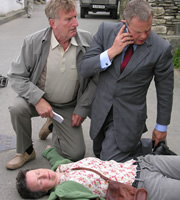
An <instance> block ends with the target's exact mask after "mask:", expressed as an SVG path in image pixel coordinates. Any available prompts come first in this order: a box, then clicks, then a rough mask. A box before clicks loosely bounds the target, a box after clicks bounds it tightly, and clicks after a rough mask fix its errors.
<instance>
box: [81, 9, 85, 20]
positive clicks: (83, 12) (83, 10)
mask: <svg viewBox="0 0 180 200" xmlns="http://www.w3.org/2000/svg"><path fill="white" fill-rule="evenodd" d="M80 16H81V18H85V8H81V11H80Z"/></svg>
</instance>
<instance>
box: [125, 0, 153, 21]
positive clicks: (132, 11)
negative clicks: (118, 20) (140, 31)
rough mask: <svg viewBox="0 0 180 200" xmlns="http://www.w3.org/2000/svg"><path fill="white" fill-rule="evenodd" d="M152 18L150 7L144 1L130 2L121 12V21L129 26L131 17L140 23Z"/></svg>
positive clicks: (134, 0)
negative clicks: (137, 19) (124, 21)
mask: <svg viewBox="0 0 180 200" xmlns="http://www.w3.org/2000/svg"><path fill="white" fill-rule="evenodd" d="M151 16H153V10H152V7H151V6H150V5H149V3H148V2H146V1H145V0H132V1H130V2H128V4H127V6H126V8H125V9H124V12H123V19H124V20H126V22H127V24H129V23H130V22H131V20H132V18H133V17H138V18H139V20H140V21H148V20H149V17H151Z"/></svg>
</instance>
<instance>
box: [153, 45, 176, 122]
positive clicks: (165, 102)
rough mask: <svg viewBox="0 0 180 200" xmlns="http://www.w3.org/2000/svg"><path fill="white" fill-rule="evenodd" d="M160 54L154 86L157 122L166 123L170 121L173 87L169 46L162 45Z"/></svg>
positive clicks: (171, 57)
mask: <svg viewBox="0 0 180 200" xmlns="http://www.w3.org/2000/svg"><path fill="white" fill-rule="evenodd" d="M162 49H163V53H162V54H161V56H160V58H159V60H158V62H157V64H156V67H155V70H154V74H155V78H154V81H155V86H156V91H157V123H158V124H161V125H168V124H169V123H170V117H171V110H172V102H173V88H174V68H173V62H172V59H173V56H172V53H171V46H170V45H168V46H167V45H166V46H164V47H162Z"/></svg>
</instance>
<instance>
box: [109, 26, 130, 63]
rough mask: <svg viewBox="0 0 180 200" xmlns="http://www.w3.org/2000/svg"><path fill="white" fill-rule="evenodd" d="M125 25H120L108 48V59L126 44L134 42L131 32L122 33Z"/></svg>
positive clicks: (119, 51)
mask: <svg viewBox="0 0 180 200" xmlns="http://www.w3.org/2000/svg"><path fill="white" fill-rule="evenodd" d="M125 27H126V26H125V25H123V26H122V28H121V29H120V31H119V33H118V34H117V36H116V38H115V40H114V43H113V45H112V47H111V48H109V49H108V56H109V59H110V60H112V59H113V58H114V57H115V56H117V55H118V54H120V53H121V52H122V51H123V49H124V48H125V47H126V46H127V45H129V44H133V43H134V40H133V37H132V35H131V33H124V29H125Z"/></svg>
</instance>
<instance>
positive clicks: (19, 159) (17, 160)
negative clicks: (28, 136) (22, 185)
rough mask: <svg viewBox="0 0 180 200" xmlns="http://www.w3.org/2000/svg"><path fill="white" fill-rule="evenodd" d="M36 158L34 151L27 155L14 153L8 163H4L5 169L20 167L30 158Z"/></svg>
mask: <svg viewBox="0 0 180 200" xmlns="http://www.w3.org/2000/svg"><path fill="white" fill-rule="evenodd" d="M35 158H36V153H35V151H34V150H33V152H32V153H31V154H30V155H29V154H28V153H26V152H25V153H23V154H16V156H15V157H14V158H12V159H11V160H10V161H9V162H8V163H6V168H7V169H18V168H20V167H22V166H23V165H24V164H25V163H27V162H29V161H30V160H34V159H35Z"/></svg>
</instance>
